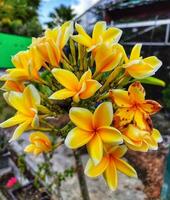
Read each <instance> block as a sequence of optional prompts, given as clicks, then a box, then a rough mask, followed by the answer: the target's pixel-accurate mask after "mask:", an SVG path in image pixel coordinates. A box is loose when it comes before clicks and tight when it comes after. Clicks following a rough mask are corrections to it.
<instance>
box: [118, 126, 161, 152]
mask: <svg viewBox="0 0 170 200" xmlns="http://www.w3.org/2000/svg"><path fill="white" fill-rule="evenodd" d="M122 133H123V139H124V141H125V143H126V145H127V146H128V148H129V149H132V150H134V151H142V152H146V151H148V150H149V149H152V150H157V149H158V143H159V142H162V137H161V135H160V133H159V131H158V130H157V129H153V130H152V131H151V132H148V131H144V130H141V129H139V128H137V127H136V126H134V125H132V124H129V126H128V127H127V128H125V129H124V130H123V131H122Z"/></svg>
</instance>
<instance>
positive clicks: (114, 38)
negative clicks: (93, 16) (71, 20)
mask: <svg viewBox="0 0 170 200" xmlns="http://www.w3.org/2000/svg"><path fill="white" fill-rule="evenodd" d="M76 30H77V32H78V35H74V36H72V38H73V39H74V40H75V41H76V42H78V43H80V44H82V45H84V46H85V47H87V48H88V51H91V50H93V49H95V48H96V47H97V46H98V45H100V44H102V43H108V44H113V43H117V42H118V41H119V39H120V37H121V35H122V31H121V30H120V29H118V28H115V27H110V28H108V29H106V22H104V21H99V22H97V23H96V24H95V26H94V28H93V33H92V37H90V36H89V35H88V34H87V33H86V32H85V30H84V29H83V27H82V26H81V25H79V24H76Z"/></svg>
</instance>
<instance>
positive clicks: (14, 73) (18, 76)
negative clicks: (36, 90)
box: [10, 68, 29, 80]
mask: <svg viewBox="0 0 170 200" xmlns="http://www.w3.org/2000/svg"><path fill="white" fill-rule="evenodd" d="M10 77H11V78H12V79H13V80H27V79H29V78H28V70H27V69H18V68H16V69H11V70H10Z"/></svg>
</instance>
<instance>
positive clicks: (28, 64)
mask: <svg viewBox="0 0 170 200" xmlns="http://www.w3.org/2000/svg"><path fill="white" fill-rule="evenodd" d="M12 63H13V65H14V66H15V68H13V69H7V70H6V72H7V74H5V75H3V76H1V77H0V80H2V81H4V80H13V81H24V80H38V79H39V78H40V76H39V73H38V72H39V70H40V68H41V67H42V65H43V60H42V58H41V57H40V55H39V53H38V51H37V50H36V48H34V47H33V48H31V49H30V50H26V51H20V52H19V53H17V54H16V55H15V56H13V57H12Z"/></svg>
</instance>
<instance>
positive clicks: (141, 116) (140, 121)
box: [134, 110, 153, 131]
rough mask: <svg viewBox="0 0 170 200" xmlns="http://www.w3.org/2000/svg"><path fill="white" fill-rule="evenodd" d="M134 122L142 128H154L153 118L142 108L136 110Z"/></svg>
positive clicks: (149, 129)
mask: <svg viewBox="0 0 170 200" xmlns="http://www.w3.org/2000/svg"><path fill="white" fill-rule="evenodd" d="M134 123H135V125H136V126H138V127H139V128H140V129H144V130H147V131H151V130H152V127H153V125H152V120H151V118H150V116H149V115H148V114H145V113H143V112H141V111H140V110H136V112H135V115H134Z"/></svg>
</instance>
